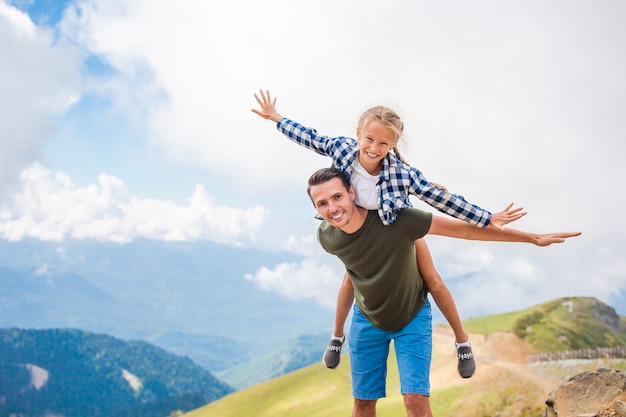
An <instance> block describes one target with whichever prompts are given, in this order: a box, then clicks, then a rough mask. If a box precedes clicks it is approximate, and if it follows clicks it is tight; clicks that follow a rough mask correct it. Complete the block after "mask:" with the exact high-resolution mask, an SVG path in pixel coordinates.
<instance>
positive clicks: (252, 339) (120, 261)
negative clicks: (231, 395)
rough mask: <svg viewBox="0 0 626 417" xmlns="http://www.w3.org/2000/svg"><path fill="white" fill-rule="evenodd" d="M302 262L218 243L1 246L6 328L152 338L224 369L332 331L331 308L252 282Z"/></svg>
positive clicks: (1, 313) (0, 302)
mask: <svg viewBox="0 0 626 417" xmlns="http://www.w3.org/2000/svg"><path fill="white" fill-rule="evenodd" d="M296 259H298V257H297V256H296V255H293V254H288V253H275V252H269V251H267V252H260V251H257V250H248V249H237V248H233V247H229V246H225V245H220V244H216V243H210V242H195V243H184V242H158V241H151V240H137V241H135V242H132V243H128V244H124V245H119V244H114V243H102V242H94V241H78V242H76V241H67V242H63V243H61V244H59V243H50V242H41V241H32V240H31V241H28V240H25V241H20V242H7V241H0V285H1V286H2V288H3V291H2V292H1V293H0V327H5V328H6V327H20V328H39V329H41V328H66V327H71V328H78V329H83V330H88V331H93V332H98V333H106V334H109V335H112V336H115V337H119V338H122V339H126V340H129V339H132V340H146V341H149V342H152V343H155V344H156V345H157V346H160V347H162V348H165V349H167V350H169V351H171V352H173V353H176V354H181V355H186V356H189V357H190V358H192V359H193V360H194V361H195V362H196V363H198V364H199V365H201V366H203V367H205V368H206V369H208V370H210V371H220V370H223V369H226V368H228V367H230V366H233V365H236V364H238V363H241V362H246V361H248V360H249V359H250V358H251V357H252V356H255V355H261V354H263V353H265V352H267V351H268V350H269V349H271V347H272V346H273V345H276V343H277V342H278V343H280V342H281V341H284V340H288V339H292V338H296V337H298V336H301V335H311V334H316V333H322V332H323V333H325V334H327V333H328V331H329V329H330V325H331V323H332V318H333V312H332V311H330V310H328V309H324V308H322V307H320V306H319V305H317V304H315V303H314V302H312V301H308V300H288V299H285V298H282V297H280V296H278V295H277V294H275V293H273V292H268V291H263V290H260V289H259V288H257V287H256V286H255V285H254V284H253V283H251V282H248V281H246V280H245V278H244V274H246V273H253V272H254V271H256V270H257V269H258V268H259V267H261V266H264V265H273V264H276V263H279V262H289V261H294V260H296ZM321 348H323V346H321Z"/></svg>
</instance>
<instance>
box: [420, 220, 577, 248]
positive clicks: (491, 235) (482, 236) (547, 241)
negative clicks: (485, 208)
mask: <svg viewBox="0 0 626 417" xmlns="http://www.w3.org/2000/svg"><path fill="white" fill-rule="evenodd" d="M428 234H432V235H440V236H447V237H454V238H458V239H468V240H484V241H493V242H522V243H532V244H534V245H537V246H549V245H551V244H553V243H562V242H564V241H565V239H567V238H569V237H574V236H578V235H580V234H581V232H560V233H544V234H539V233H528V232H523V231H520V230H515V229H509V228H502V229H495V228H486V229H481V228H479V227H476V226H472V225H471V224H468V223H465V222H462V221H459V220H453V219H448V218H445V217H441V216H433V218H432V222H431V224H430V229H429V230H428Z"/></svg>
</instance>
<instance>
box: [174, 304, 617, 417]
mask: <svg viewBox="0 0 626 417" xmlns="http://www.w3.org/2000/svg"><path fill="white" fill-rule="evenodd" d="M569 303H572V304H571V305H570V304H569ZM570 306H571V312H570ZM465 324H466V328H467V330H468V331H469V332H470V333H472V343H473V345H474V352H475V354H476V357H477V362H478V368H477V372H476V374H475V375H474V376H473V377H472V378H470V379H467V380H464V379H461V378H460V377H459V376H458V375H457V374H456V358H455V356H454V349H453V348H452V343H453V340H454V339H453V337H452V333H451V331H450V330H449V328H447V327H445V326H439V327H437V328H436V329H435V331H434V334H433V362H432V366H431V384H432V392H431V394H432V396H431V407H432V409H433V414H434V415H435V416H437V417H444V416H454V417H476V416H493V415H498V416H501V417H507V416H510V417H531V416H532V417H536V416H540V415H543V412H544V410H545V400H546V398H547V396H548V394H549V392H550V391H551V390H553V389H556V387H557V386H558V385H559V384H560V383H562V382H564V381H565V380H566V379H567V378H569V377H571V376H573V375H576V374H578V373H579V372H582V371H583V370H589V369H597V368H598V367H606V368H616V369H621V370H626V360H624V359H602V360H569V361H566V362H567V363H558V364H557V363H541V364H537V363H533V364H528V363H525V357H526V355H529V354H534V353H538V352H545V351H546V349H550V347H553V348H555V349H556V348H558V349H559V350H560V349H561V348H564V349H573V348H574V349H577V348H579V347H599V346H613V345H616V344H626V343H624V341H625V340H626V339H625V338H624V337H625V334H624V329H625V328H626V321H625V319H624V318H623V317H619V316H617V315H616V314H615V310H614V309H612V308H611V307H610V306H607V305H606V304H603V303H601V302H600V301H598V300H596V299H593V298H563V299H557V300H553V301H550V302H547V303H544V304H541V305H538V306H535V307H531V308H528V309H525V310H522V311H518V312H512V313H506V314H500V315H494V316H490V317H484V318H477V319H471V320H468V321H467V322H466V323H465ZM594 343H596V344H594ZM387 395H388V397H387V398H384V399H382V400H380V401H379V402H378V416H379V417H387V416H388V417H391V416H398V415H405V411H404V406H403V402H402V397H401V395H400V394H399V382H398V373H397V367H396V364H395V358H394V357H393V355H391V356H390V359H389V372H388V382H387ZM351 410H352V395H351V386H350V372H349V357H348V355H344V356H343V357H342V363H341V365H340V366H339V367H338V368H337V369H335V370H329V369H326V368H325V367H324V366H323V365H322V364H321V363H317V364H314V365H311V366H309V367H307V368H303V369H300V370H298V371H295V372H292V373H290V374H287V375H284V376H281V377H279V378H275V379H273V380H270V381H267V382H264V383H262V384H259V385H256V386H253V387H250V388H247V389H244V390H241V391H237V392H235V393H232V394H229V395H227V396H225V397H224V398H221V399H219V400H217V401H215V402H213V403H211V404H208V405H206V406H204V407H202V408H199V409H197V410H194V411H192V412H189V413H187V414H185V417H231V416H233V417H234V416H255V417H270V416H271V417H283V416H284V417H322V416H329V415H350V414H351Z"/></svg>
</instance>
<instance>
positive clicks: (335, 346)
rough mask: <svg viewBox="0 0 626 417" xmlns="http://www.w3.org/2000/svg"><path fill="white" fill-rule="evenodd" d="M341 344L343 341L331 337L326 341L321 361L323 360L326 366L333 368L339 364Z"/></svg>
mask: <svg viewBox="0 0 626 417" xmlns="http://www.w3.org/2000/svg"><path fill="white" fill-rule="evenodd" d="M344 340H345V339H344ZM341 346H343V342H342V341H339V340H336V339H331V340H330V342H328V346H326V350H325V351H324V357H323V358H322V362H324V365H326V367H327V368H330V369H335V368H336V367H338V366H339V361H340V360H341Z"/></svg>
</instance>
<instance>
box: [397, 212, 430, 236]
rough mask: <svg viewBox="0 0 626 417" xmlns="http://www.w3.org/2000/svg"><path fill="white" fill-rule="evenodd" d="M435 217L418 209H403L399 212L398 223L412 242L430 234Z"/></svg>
mask: <svg viewBox="0 0 626 417" xmlns="http://www.w3.org/2000/svg"><path fill="white" fill-rule="evenodd" d="M432 220H433V215H432V213H428V212H426V211H422V210H419V209H416V208H403V209H401V210H400V211H399V212H398V220H397V221H398V222H400V224H401V225H402V227H403V228H404V230H406V233H407V234H408V236H409V237H410V238H411V240H417V239H421V238H423V237H424V236H426V235H427V234H428V231H429V230H430V224H431V223H432Z"/></svg>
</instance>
